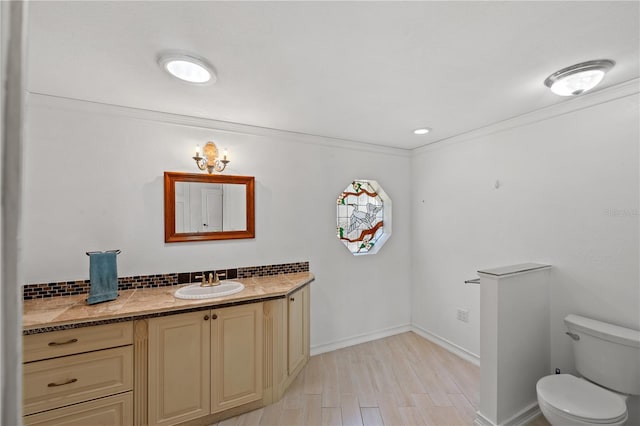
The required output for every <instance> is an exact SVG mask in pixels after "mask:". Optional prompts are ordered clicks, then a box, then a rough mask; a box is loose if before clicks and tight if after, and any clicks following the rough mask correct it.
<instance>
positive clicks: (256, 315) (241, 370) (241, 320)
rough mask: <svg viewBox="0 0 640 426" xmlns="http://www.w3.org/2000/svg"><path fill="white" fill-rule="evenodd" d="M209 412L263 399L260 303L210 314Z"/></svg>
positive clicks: (215, 311) (218, 310)
mask: <svg viewBox="0 0 640 426" xmlns="http://www.w3.org/2000/svg"><path fill="white" fill-rule="evenodd" d="M211 314H212V316H211V319H212V320H211V366H212V376H211V396H212V399H211V404H212V405H211V412H212V413H217V412H219V411H223V410H226V409H228V408H231V407H237V406H239V405H243V404H246V403H248V402H252V401H256V400H259V399H261V398H262V317H263V312H262V303H252V304H249V305H242V306H233V307H230V308H223V309H214V310H212V311H211Z"/></svg>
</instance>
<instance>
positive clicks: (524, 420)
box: [473, 402, 542, 426]
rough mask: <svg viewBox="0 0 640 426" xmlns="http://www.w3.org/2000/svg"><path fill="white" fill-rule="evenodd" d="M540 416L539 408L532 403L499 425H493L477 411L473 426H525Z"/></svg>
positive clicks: (536, 404)
mask: <svg viewBox="0 0 640 426" xmlns="http://www.w3.org/2000/svg"><path fill="white" fill-rule="evenodd" d="M540 415H542V412H541V411H540V407H538V403H536V402H534V403H532V404H531V405H528V406H527V407H525V408H523V409H522V410H520V411H519V412H517V413H516V414H514V415H513V416H511V417H510V418H509V419H507V420H505V421H504V422H502V423H500V424H496V423H493V422H492V421H491V420H489V419H488V418H487V417H486V416H485V415H484V414H482V413H481V412H480V411H478V412H477V413H476V419H475V420H474V421H473V424H474V425H476V426H526V425H528V424H529V423H531V422H532V421H533V419H535V418H536V417H538V416H540Z"/></svg>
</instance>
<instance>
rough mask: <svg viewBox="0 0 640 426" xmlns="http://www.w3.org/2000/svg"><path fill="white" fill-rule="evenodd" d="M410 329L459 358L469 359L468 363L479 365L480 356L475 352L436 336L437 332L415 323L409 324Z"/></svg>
mask: <svg viewBox="0 0 640 426" xmlns="http://www.w3.org/2000/svg"><path fill="white" fill-rule="evenodd" d="M411 331H413V332H414V333H416V334H417V335H419V336H422V337H424V338H425V339H427V340H429V341H431V342H433V343H435V344H436V345H438V346H442V347H443V348H445V349H446V350H448V351H449V352H451V353H453V354H455V355H458V356H459V357H460V358H462V359H464V360H467V361H469V362H470V363H472V364H474V365H477V366H479V365H480V357H479V356H478V355H476V354H474V353H473V352H469V351H468V350H466V349H465V348H463V347H461V346H458V345H456V344H455V343H453V342H450V341H449V340H447V339H445V338H443V337H440V336H438V335H437V334H434V333H432V332H430V331H427V330H425V329H424V328H422V327H419V326H417V325H415V324H413V325H412V326H411Z"/></svg>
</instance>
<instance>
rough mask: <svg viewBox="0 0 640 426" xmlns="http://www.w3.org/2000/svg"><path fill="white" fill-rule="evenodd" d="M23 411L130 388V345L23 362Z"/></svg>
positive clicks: (74, 401)
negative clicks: (27, 362)
mask: <svg viewBox="0 0 640 426" xmlns="http://www.w3.org/2000/svg"><path fill="white" fill-rule="evenodd" d="M23 372H24V379H23V380H24V382H23V387H24V413H25V414H33V413H37V412H40V411H44V410H50V409H52V408H58V407H62V406H65V405H70V404H75V403H78V402H83V401H87V400H90V399H95V398H99V397H102V396H108V395H112V394H115V393H119V392H125V391H129V390H131V389H132V388H133V346H124V347H120V348H114V349H105V350H102V351H97V352H89V353H86V354H80V355H71V356H67V357H62V358H55V359H49V360H45V361H37V362H31V363H29V364H25V365H24V370H23Z"/></svg>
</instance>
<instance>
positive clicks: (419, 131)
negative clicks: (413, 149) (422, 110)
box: [413, 127, 431, 135]
mask: <svg viewBox="0 0 640 426" xmlns="http://www.w3.org/2000/svg"><path fill="white" fill-rule="evenodd" d="M430 131H431V129H430V128H428V127H421V128H420V129H415V130H414V131H413V133H414V134H416V135H426V134H427V133H429V132H430Z"/></svg>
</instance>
